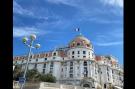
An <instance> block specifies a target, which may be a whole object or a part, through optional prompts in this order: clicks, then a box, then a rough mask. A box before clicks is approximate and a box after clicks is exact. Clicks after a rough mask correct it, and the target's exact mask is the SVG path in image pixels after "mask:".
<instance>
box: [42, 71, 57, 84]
mask: <svg viewBox="0 0 135 89" xmlns="http://www.w3.org/2000/svg"><path fill="white" fill-rule="evenodd" d="M40 80H41V81H42V82H52V83H55V82H56V77H54V76H53V75H52V74H50V73H49V74H42V75H41V77H40Z"/></svg>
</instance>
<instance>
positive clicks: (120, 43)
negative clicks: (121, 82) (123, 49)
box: [96, 41, 123, 46]
mask: <svg viewBox="0 0 135 89" xmlns="http://www.w3.org/2000/svg"><path fill="white" fill-rule="evenodd" d="M122 44H123V43H122V41H118V42H117V41H116V42H107V43H96V45H98V46H117V45H122Z"/></svg>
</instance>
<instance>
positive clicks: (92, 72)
mask: <svg viewBox="0 0 135 89" xmlns="http://www.w3.org/2000/svg"><path fill="white" fill-rule="evenodd" d="M30 58H31V59H30V61H29V66H28V69H33V68H36V69H37V70H38V71H39V72H40V73H43V74H47V73H51V74H52V75H54V76H55V77H56V79H57V82H58V83H64V84H73V85H80V86H84V87H85V86H87V87H91V88H92V87H93V88H94V87H95V88H96V87H97V86H100V87H102V88H107V86H108V85H109V84H112V85H116V86H120V87H122V86H123V68H122V67H121V66H120V65H119V64H118V61H117V59H116V58H115V57H113V56H111V55H107V56H102V55H101V56H99V55H95V53H94V48H93V46H92V44H91V42H90V41H89V40H88V39H87V38H86V37H84V36H82V35H78V36H76V37H75V38H74V39H73V40H72V41H71V42H70V43H69V44H68V46H67V47H63V48H57V49H55V50H53V51H50V52H43V53H39V54H32V55H31V57H30ZM26 59H27V57H26V56H25V55H24V56H15V57H14V58H13V64H14V65H22V69H24V68H25V67H24V65H25V63H26Z"/></svg>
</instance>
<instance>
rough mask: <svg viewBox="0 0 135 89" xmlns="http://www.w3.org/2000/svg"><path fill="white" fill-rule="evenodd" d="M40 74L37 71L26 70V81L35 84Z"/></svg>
mask: <svg viewBox="0 0 135 89" xmlns="http://www.w3.org/2000/svg"><path fill="white" fill-rule="evenodd" d="M40 77H41V74H40V73H39V72H38V71H37V69H32V70H28V71H27V73H26V79H27V81H31V82H35V81H40Z"/></svg>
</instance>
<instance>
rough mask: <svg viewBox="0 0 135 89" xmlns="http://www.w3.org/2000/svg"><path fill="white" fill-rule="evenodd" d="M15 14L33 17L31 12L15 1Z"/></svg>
mask: <svg viewBox="0 0 135 89" xmlns="http://www.w3.org/2000/svg"><path fill="white" fill-rule="evenodd" d="M13 13H17V14H21V15H30V16H33V13H32V12H30V11H29V10H27V9H24V8H22V7H21V6H20V5H19V4H18V3H17V2H16V1H15V0H13Z"/></svg>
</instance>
